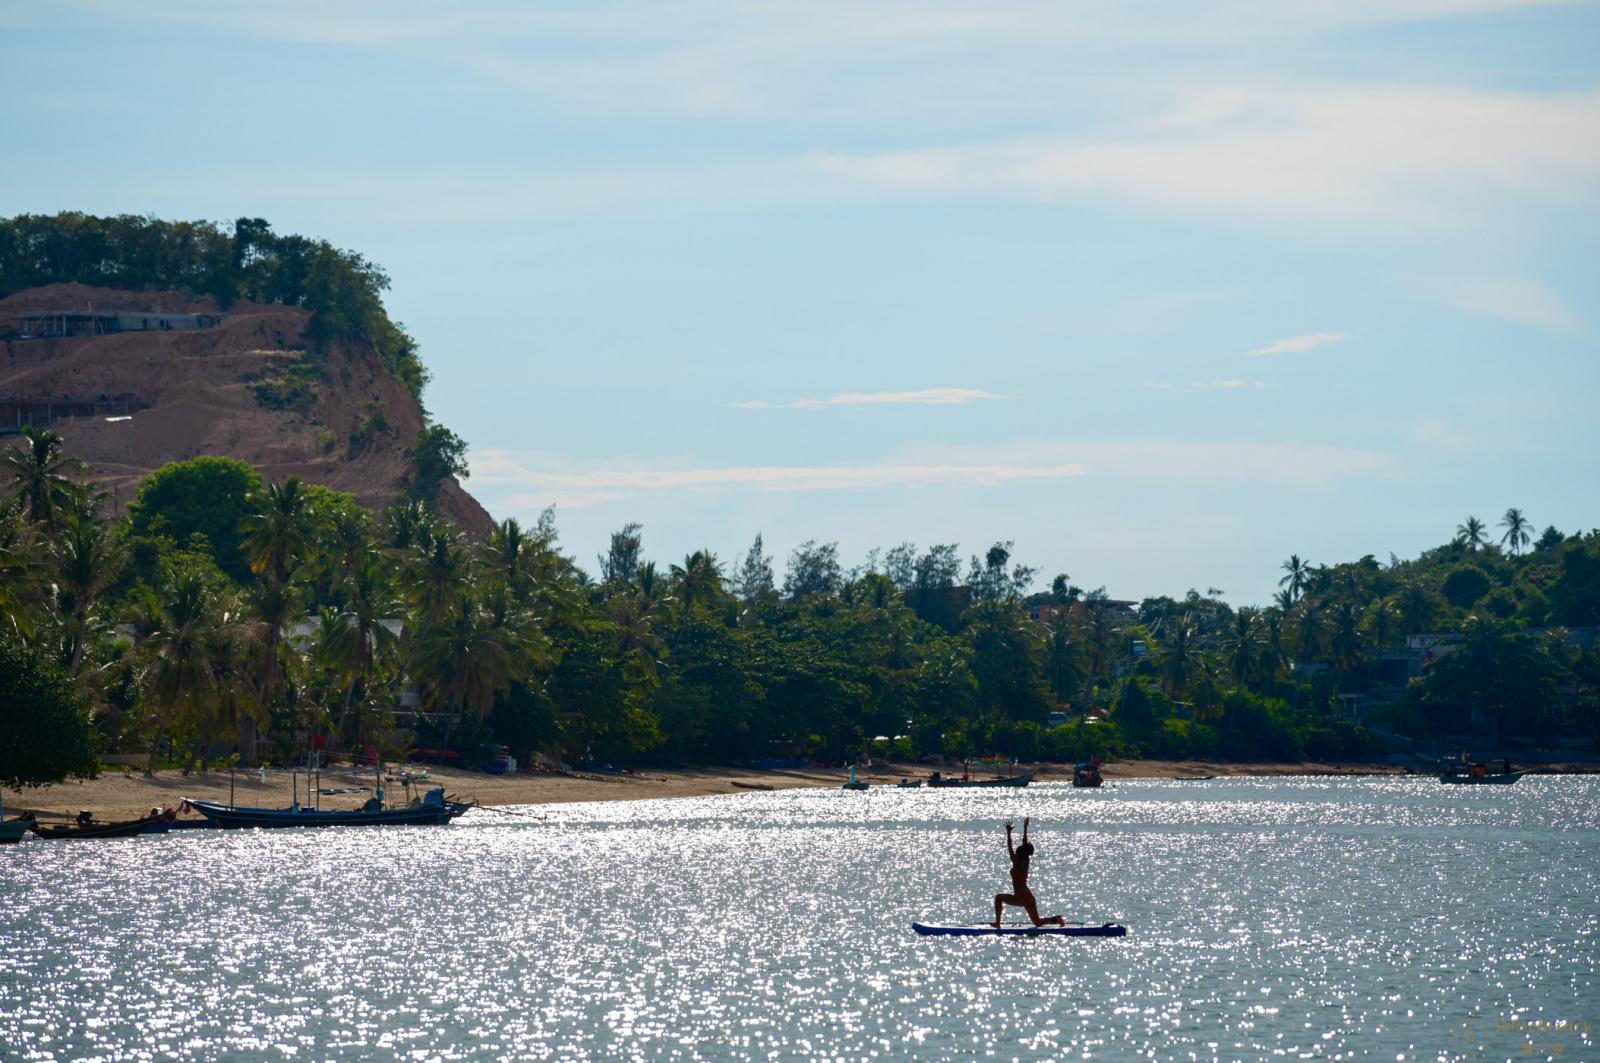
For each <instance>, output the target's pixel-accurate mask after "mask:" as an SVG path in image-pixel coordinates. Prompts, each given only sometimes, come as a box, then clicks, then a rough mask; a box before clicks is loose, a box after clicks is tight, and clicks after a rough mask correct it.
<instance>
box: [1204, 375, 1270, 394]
mask: <svg viewBox="0 0 1600 1063" xmlns="http://www.w3.org/2000/svg"><path fill="white" fill-rule="evenodd" d="M1189 386H1190V387H1192V388H1195V389H1196V390H1199V391H1241V390H1243V389H1245V388H1252V389H1254V390H1256V391H1261V390H1263V389H1265V388H1266V386H1267V384H1266V381H1264V380H1239V379H1238V378H1230V379H1228V380H1196V381H1195V382H1194V383H1192V384H1190V385H1189Z"/></svg>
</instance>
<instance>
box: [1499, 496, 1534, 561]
mask: <svg viewBox="0 0 1600 1063" xmlns="http://www.w3.org/2000/svg"><path fill="white" fill-rule="evenodd" d="M1531 526H1532V525H1530V524H1529V522H1528V518H1527V517H1524V516H1523V515H1522V510H1520V509H1517V508H1516V507H1515V506H1513V507H1512V508H1511V509H1508V510H1506V515H1505V516H1504V517H1501V518H1500V527H1502V528H1504V529H1505V530H1506V533H1505V535H1503V536H1501V537H1500V541H1501V542H1502V543H1504V544H1506V545H1507V546H1509V547H1511V556H1512V557H1516V556H1517V555H1519V554H1521V553H1522V548H1523V547H1524V546H1527V545H1528V544H1529V543H1530V542H1532V541H1533V535H1532V534H1531V533H1530V532H1529V531H1528V529H1529V528H1530V527H1531Z"/></svg>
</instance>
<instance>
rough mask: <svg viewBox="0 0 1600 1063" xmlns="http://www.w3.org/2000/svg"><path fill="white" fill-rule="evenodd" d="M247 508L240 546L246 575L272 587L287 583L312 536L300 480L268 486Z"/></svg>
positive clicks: (255, 494) (295, 477)
mask: <svg viewBox="0 0 1600 1063" xmlns="http://www.w3.org/2000/svg"><path fill="white" fill-rule="evenodd" d="M249 505H250V507H251V511H250V512H249V513H247V514H246V515H245V518H244V521H243V531H244V536H243V539H244V541H243V544H242V545H243V546H244V550H245V555H246V556H247V557H248V559H249V561H250V571H252V572H254V573H255V574H256V575H258V576H262V577H264V578H266V579H269V580H272V581H273V582H275V583H279V584H283V583H287V582H288V581H289V577H290V576H291V575H293V574H294V570H295V567H296V566H297V565H298V563H299V560H300V558H301V556H302V555H303V554H304V553H305V550H306V548H307V546H309V545H310V542H311V536H312V528H311V508H310V506H309V505H308V502H307V496H306V493H305V491H304V490H303V489H302V485H301V483H300V477H298V476H291V477H289V478H288V479H287V480H284V481H282V482H281V483H274V484H268V485H267V486H266V488H265V489H264V490H261V491H258V492H255V493H253V494H252V495H251V496H250V499H249Z"/></svg>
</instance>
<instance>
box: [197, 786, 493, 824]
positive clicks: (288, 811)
mask: <svg viewBox="0 0 1600 1063" xmlns="http://www.w3.org/2000/svg"><path fill="white" fill-rule="evenodd" d="M189 806H190V807H191V808H193V809H194V810H195V811H196V812H198V813H200V814H201V815H202V816H204V817H206V818H207V819H209V820H210V821H211V822H212V823H213V824H215V825H216V826H218V827H222V828H224V829H226V830H239V829H242V828H245V827H263V828H273V827H381V826H433V825H439V824H444V823H449V822H450V821H451V820H452V819H455V818H456V817H457V816H459V815H461V814H463V813H464V812H466V811H467V810H468V809H470V808H472V807H473V804H472V802H471V801H452V800H450V799H449V798H448V797H446V796H445V792H444V788H443V787H437V788H435V789H432V790H429V791H428V792H427V793H425V794H423V795H422V800H421V801H420V802H418V803H417V804H414V805H402V806H400V807H399V808H385V807H383V801H382V798H381V797H376V798H373V799H372V800H370V801H368V802H367V803H366V804H365V805H363V806H362V807H361V808H352V809H343V810H328V809H320V808H241V807H239V806H237V805H224V804H219V803H217V802H215V801H196V800H194V799H192V798H191V799H190V801H189Z"/></svg>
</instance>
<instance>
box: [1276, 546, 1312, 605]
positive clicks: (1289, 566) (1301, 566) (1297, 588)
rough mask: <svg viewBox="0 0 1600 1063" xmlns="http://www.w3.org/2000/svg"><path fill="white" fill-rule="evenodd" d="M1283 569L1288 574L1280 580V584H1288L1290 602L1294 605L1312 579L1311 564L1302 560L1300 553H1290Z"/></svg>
mask: <svg viewBox="0 0 1600 1063" xmlns="http://www.w3.org/2000/svg"><path fill="white" fill-rule="evenodd" d="M1283 571H1284V572H1286V573H1288V574H1287V575H1286V576H1284V577H1283V578H1282V579H1280V580H1279V581H1278V586H1280V587H1282V586H1285V585H1287V586H1288V588H1289V604H1290V605H1293V604H1294V603H1295V602H1298V601H1299V600H1300V594H1301V592H1302V591H1304V590H1305V587H1306V584H1307V583H1309V582H1310V581H1311V565H1310V563H1309V562H1306V561H1302V560H1301V559H1300V555H1299V554H1290V555H1289V560H1287V561H1285V562H1284V563H1283Z"/></svg>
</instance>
